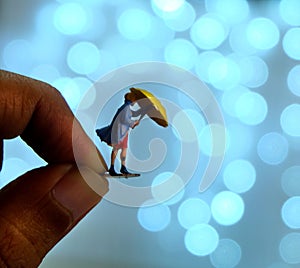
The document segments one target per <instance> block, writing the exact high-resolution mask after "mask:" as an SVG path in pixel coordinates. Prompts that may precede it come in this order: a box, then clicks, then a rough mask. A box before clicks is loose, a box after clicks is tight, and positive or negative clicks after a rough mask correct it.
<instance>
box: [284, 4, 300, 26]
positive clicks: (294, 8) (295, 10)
mask: <svg viewBox="0 0 300 268" xmlns="http://www.w3.org/2000/svg"><path fill="white" fill-rule="evenodd" d="M299 10H300V2H299V1H298V0H281V1H280V4H279V12H280V15H281V17H282V19H283V20H284V21H285V22H286V23H287V24H289V25H292V26H300V15H299Z"/></svg>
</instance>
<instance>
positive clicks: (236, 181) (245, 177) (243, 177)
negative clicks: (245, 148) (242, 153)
mask: <svg viewBox="0 0 300 268" xmlns="http://www.w3.org/2000/svg"><path fill="white" fill-rule="evenodd" d="M223 178H224V183H225V185H226V187H227V188H228V189H229V190H230V191H233V192H236V193H244V192H247V191H249V190H250V189H251V188H252V186H253V185H254V183H255V179H256V171H255V168H254V166H253V165H252V164H251V163H250V162H249V161H246V160H243V159H238V160H235V161H232V162H230V163H229V164H228V165H227V166H226V167H225V170H224V173H223Z"/></svg>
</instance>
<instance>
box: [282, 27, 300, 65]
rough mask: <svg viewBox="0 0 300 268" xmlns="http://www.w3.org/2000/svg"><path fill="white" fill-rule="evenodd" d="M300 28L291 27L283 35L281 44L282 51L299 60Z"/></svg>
mask: <svg viewBox="0 0 300 268" xmlns="http://www.w3.org/2000/svg"><path fill="white" fill-rule="evenodd" d="M299 43H300V28H292V29H290V30H288V31H287V32H286V34H285V35H284V37H283V41H282V46H283V50H284V52H285V53H286V54H287V55H288V56H289V57H290V58H291V59H294V60H300V49H299V45H298V44H299Z"/></svg>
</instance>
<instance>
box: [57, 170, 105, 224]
mask: <svg viewBox="0 0 300 268" xmlns="http://www.w3.org/2000/svg"><path fill="white" fill-rule="evenodd" d="M107 191H108V183H107V180H106V179H105V178H103V177H101V176H99V175H98V174H96V173H95V172H94V171H93V170H91V169H89V168H88V167H80V168H79V169H78V168H77V167H73V168H72V169H71V170H69V171H68V172H67V173H66V174H65V175H64V176H63V178H62V179H61V180H60V181H59V182H58V183H57V184H56V185H55V186H54V188H53V189H52V195H53V197H54V198H55V199H56V201H58V202H59V203H60V204H61V205H62V206H63V207H64V208H66V209H67V210H69V211H70V212H71V213H72V215H73V220H74V221H76V220H78V219H80V218H81V217H82V216H83V215H85V214H86V213H87V212H88V211H89V210H90V209H91V208H92V207H94V206H95V205H96V204H97V203H98V202H99V201H100V200H101V198H102V197H103V196H104V195H105V194H106V193H107Z"/></svg>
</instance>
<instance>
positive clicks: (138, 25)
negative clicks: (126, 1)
mask: <svg viewBox="0 0 300 268" xmlns="http://www.w3.org/2000/svg"><path fill="white" fill-rule="evenodd" d="M151 27H152V18H151V16H150V14H149V13H148V12H146V11H144V10H142V9H137V8H131V9H127V10H125V11H124V12H123V13H122V14H121V15H120V17H119V18H118V29H119V32H120V33H121V34H122V35H123V36H124V37H125V38H127V39H129V40H141V39H143V38H145V37H146V36H147V35H149V33H150V31H151Z"/></svg>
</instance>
